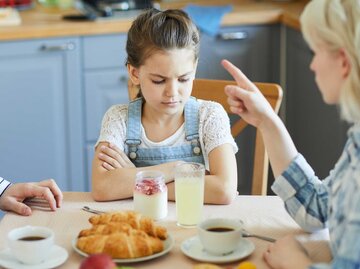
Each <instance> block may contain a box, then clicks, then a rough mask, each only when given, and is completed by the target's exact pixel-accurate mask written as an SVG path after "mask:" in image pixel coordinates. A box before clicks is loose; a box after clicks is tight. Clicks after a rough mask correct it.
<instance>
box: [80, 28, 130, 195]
mask: <svg viewBox="0 0 360 269" xmlns="http://www.w3.org/2000/svg"><path fill="white" fill-rule="evenodd" d="M125 45H126V34H118V35H100V36H89V37H84V38H83V48H84V74H83V76H84V82H85V83H84V90H85V107H84V115H85V123H86V124H85V125H86V128H85V152H86V153H85V154H86V161H85V167H84V171H85V173H86V175H85V177H86V182H87V186H86V190H89V189H90V182H91V166H92V159H93V157H94V145H95V143H96V141H97V139H98V137H99V134H100V129H101V120H102V118H103V116H104V114H105V112H106V111H107V110H108V109H109V108H110V106H112V105H114V104H127V103H128V102H129V95H128V90H127V81H128V75H127V68H126V66H125V60H126V51H125Z"/></svg>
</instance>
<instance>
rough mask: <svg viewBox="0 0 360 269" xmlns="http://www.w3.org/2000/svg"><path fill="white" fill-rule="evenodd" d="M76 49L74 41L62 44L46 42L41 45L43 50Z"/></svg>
mask: <svg viewBox="0 0 360 269" xmlns="http://www.w3.org/2000/svg"><path fill="white" fill-rule="evenodd" d="M74 49H75V44H74V43H72V42H69V43H65V44H62V45H56V46H49V45H45V44H44V45H42V46H41V47H40V50H41V51H69V50H74Z"/></svg>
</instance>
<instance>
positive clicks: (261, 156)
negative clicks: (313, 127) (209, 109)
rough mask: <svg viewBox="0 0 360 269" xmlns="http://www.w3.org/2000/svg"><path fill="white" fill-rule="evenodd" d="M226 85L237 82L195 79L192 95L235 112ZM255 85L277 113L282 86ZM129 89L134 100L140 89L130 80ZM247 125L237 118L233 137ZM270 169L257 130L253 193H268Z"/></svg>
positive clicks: (232, 131) (271, 84)
mask: <svg viewBox="0 0 360 269" xmlns="http://www.w3.org/2000/svg"><path fill="white" fill-rule="evenodd" d="M226 85H236V82H235V81H230V80H212V79H195V80H194V84H193V90H192V96H194V97H196V98H198V99H203V100H211V101H215V102H218V103H220V104H221V105H222V106H223V107H224V109H225V111H226V112H227V113H228V114H233V113H232V112H231V111H230V108H229V105H228V103H227V96H226V94H225V93H224V88H225V86H226ZM255 85H256V86H257V87H258V88H259V89H260V91H261V92H262V94H263V95H264V96H265V98H266V99H267V100H268V101H269V103H270V105H271V107H272V108H273V109H274V110H275V111H276V113H277V112H278V111H279V108H280V105H281V100H282V93H283V92H282V89H281V87H280V86H279V85H277V84H274V83H255ZM128 91H129V98H130V100H133V99H134V98H135V97H136V95H137V93H138V89H137V88H136V87H133V86H132V84H131V81H129V84H128ZM246 126H248V124H247V123H246V122H245V121H244V120H242V119H241V118H237V120H236V121H234V122H233V123H232V126H231V133H232V135H233V137H237V136H238V135H240V134H241V132H242V131H243V130H244V129H245V127H246ZM268 171H269V159H268V156H267V153H266V150H265V146H264V142H263V139H262V137H261V133H260V132H258V131H256V138H255V149H254V167H253V176H252V187H251V194H253V195H266V194H267V182H268Z"/></svg>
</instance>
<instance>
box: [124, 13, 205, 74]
mask: <svg viewBox="0 0 360 269" xmlns="http://www.w3.org/2000/svg"><path fill="white" fill-rule="evenodd" d="M199 47H200V36H199V31H198V29H197V28H196V26H195V25H194V23H193V22H192V21H191V19H190V18H189V16H188V15H187V14H186V13H185V12H184V11H182V10H179V9H168V10H165V11H159V10H157V9H149V10H147V11H145V12H144V13H142V14H140V15H139V16H138V17H137V18H136V19H135V20H134V22H133V23H132V25H131V27H130V30H129V32H128V38H127V42H126V52H127V60H126V64H130V65H132V66H134V67H136V68H138V67H140V66H141V65H142V64H144V62H145V60H146V59H147V58H148V57H149V56H150V55H151V54H152V53H154V52H155V51H159V50H161V51H163V50H171V49H183V48H189V49H192V50H193V51H194V57H195V58H194V61H197V60H198V57H199Z"/></svg>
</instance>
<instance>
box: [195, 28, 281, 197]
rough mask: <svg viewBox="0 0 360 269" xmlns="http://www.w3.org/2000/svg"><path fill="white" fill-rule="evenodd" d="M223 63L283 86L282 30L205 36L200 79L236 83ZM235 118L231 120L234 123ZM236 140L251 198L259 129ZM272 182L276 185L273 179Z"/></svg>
mask: <svg viewBox="0 0 360 269" xmlns="http://www.w3.org/2000/svg"><path fill="white" fill-rule="evenodd" d="M222 59H228V60H230V61H231V62H232V63H233V64H235V65H236V66H237V67H239V68H240V69H241V70H242V71H243V72H244V74H245V75H246V76H247V77H248V78H249V79H251V80H252V81H257V82H261V81H263V82H276V83H279V76H280V26H279V25H278V24H275V25H254V26H236V27H222V28H221V29H220V31H219V34H218V35H216V36H209V35H206V34H203V33H202V34H201V46H200V57H199V64H198V69H197V73H196V77H197V78H209V79H225V80H233V78H232V77H231V76H230V74H229V73H228V72H227V71H226V70H225V69H224V68H223V67H222V66H221V64H220V62H221V60H222ZM209 90H211V89H209ZM234 118H235V117H234ZM234 118H232V117H231V118H230V120H231V121H232V120H234ZM235 140H236V143H237V145H238V146H239V151H238V153H237V154H236V159H237V164H238V191H239V193H240V194H249V193H251V179H252V174H253V171H252V170H253V160H254V152H253V151H254V143H255V129H254V128H253V127H252V126H249V127H247V128H246V129H245V131H244V132H243V133H242V134H241V136H239V137H236V139H235ZM269 181H272V177H270V179H269Z"/></svg>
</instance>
